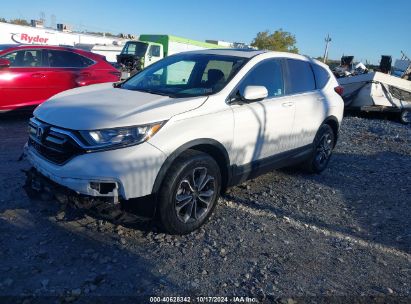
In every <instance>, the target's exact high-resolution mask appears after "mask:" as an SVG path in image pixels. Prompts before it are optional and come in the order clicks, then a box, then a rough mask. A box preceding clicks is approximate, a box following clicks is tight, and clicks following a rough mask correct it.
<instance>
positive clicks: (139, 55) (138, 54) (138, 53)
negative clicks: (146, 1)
mask: <svg viewBox="0 0 411 304" xmlns="http://www.w3.org/2000/svg"><path fill="white" fill-rule="evenodd" d="M210 48H221V46H218V45H217V44H213V43H208V42H202V41H196V40H192V39H187V38H182V37H177V36H172V35H147V34H143V35H140V37H139V40H138V41H128V42H127V43H126V44H125V45H124V47H123V50H122V51H121V53H120V55H117V63H118V64H119V66H120V70H121V73H122V74H121V79H126V78H128V77H130V76H132V75H134V74H136V73H137V72H139V71H141V70H142V69H144V68H145V67H147V66H149V65H150V64H153V63H155V62H157V61H159V60H160V59H162V58H164V57H167V56H169V55H173V54H177V53H181V52H187V51H193V50H202V49H210Z"/></svg>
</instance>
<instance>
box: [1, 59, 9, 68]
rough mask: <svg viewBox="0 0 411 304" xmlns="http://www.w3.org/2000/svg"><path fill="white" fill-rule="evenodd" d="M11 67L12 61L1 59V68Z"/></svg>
mask: <svg viewBox="0 0 411 304" xmlns="http://www.w3.org/2000/svg"><path fill="white" fill-rule="evenodd" d="M9 66H10V60H7V59H4V58H0V68H8V67H9Z"/></svg>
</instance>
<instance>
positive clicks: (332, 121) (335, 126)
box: [321, 115, 340, 146]
mask: <svg viewBox="0 0 411 304" xmlns="http://www.w3.org/2000/svg"><path fill="white" fill-rule="evenodd" d="M324 124H327V125H329V126H330V127H331V129H332V130H333V132H334V136H335V141H334V146H335V144H336V143H337V139H338V133H339V131H340V124H339V122H338V119H337V117H335V116H334V115H331V116H328V117H327V118H326V119H325V120H324V121H323V123H322V124H321V126H322V125H324Z"/></svg>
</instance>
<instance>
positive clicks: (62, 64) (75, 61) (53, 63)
mask: <svg viewBox="0 0 411 304" xmlns="http://www.w3.org/2000/svg"><path fill="white" fill-rule="evenodd" d="M47 59H48V62H49V66H50V67H55V68H85V67H88V66H90V65H92V64H93V63H94V61H93V60H91V59H88V58H86V57H84V56H81V55H79V54H76V53H73V52H68V51H56V50H48V51H47Z"/></svg>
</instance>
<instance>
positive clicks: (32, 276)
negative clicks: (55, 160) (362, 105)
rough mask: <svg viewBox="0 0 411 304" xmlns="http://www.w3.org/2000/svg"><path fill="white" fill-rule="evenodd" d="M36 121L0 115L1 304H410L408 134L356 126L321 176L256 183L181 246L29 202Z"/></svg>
mask: <svg viewBox="0 0 411 304" xmlns="http://www.w3.org/2000/svg"><path fill="white" fill-rule="evenodd" d="M28 118H29V116H28V115H20V116H13V117H4V118H0V302H10V303H25V304H28V303H37V302H45V301H49V302H51V303H55V302H57V303H60V302H75V303H82V302H94V303H100V302H101V303H104V302H119V303H122V302H133V303H140V302H143V303H148V302H150V296H156V297H160V298H157V300H163V301H165V302H173V300H175V301H174V302H176V301H177V302H181V301H183V300H190V301H197V302H210V301H211V302H214V303H215V302H234V301H235V300H236V299H235V298H233V296H238V297H241V296H243V297H247V296H248V297H249V298H254V299H257V300H258V301H263V302H264V301H265V302H281V303H300V302H315V303H321V302H340V303H347V302H363V303H369V302H380V303H385V302H403V303H406V302H408V303H409V302H411V175H410V172H411V127H410V126H404V125H401V124H399V123H397V122H395V121H393V120H385V119H379V118H378V117H377V118H375V117H374V118H370V117H356V116H349V117H346V118H345V119H344V121H343V125H342V130H341V134H340V138H339V142H338V144H337V147H336V150H335V152H334V155H333V158H332V160H331V162H330V165H329V168H328V169H327V170H326V171H325V172H323V173H322V174H321V175H309V174H306V173H304V172H303V171H300V170H295V169H287V170H279V171H274V172H271V173H269V174H266V175H264V176H261V177H259V178H256V179H254V180H250V181H248V182H246V183H244V184H242V185H239V186H237V187H234V188H231V189H229V191H228V192H227V194H226V195H225V196H224V197H223V198H221V199H220V201H219V205H218V207H217V209H216V212H215V214H214V215H213V216H212V218H211V220H210V221H209V222H208V223H207V224H206V225H205V226H204V227H203V228H202V229H200V230H199V231H197V232H195V233H192V234H190V235H186V236H170V235H166V234H163V233H158V232H157V231H158V228H157V226H156V224H155V223H152V222H141V223H140V222H136V223H134V224H132V225H117V224H113V223H111V222H110V221H105V220H101V219H99V218H97V217H95V216H91V215H87V214H85V213H84V212H82V211H79V210H73V209H70V208H69V209H67V210H65V211H61V208H60V205H59V204H58V203H57V202H56V201H53V200H51V201H50V200H45V199H36V200H32V199H29V198H28V197H27V195H26V193H25V192H24V190H23V188H22V186H23V184H24V178H25V175H24V173H23V172H22V171H21V170H22V169H27V168H29V165H28V163H27V162H26V161H25V160H23V161H18V159H19V156H20V155H21V152H22V147H23V145H24V143H25V141H26V138H27V131H26V129H27V120H28ZM167 296H172V297H186V298H162V297H167ZM207 296H211V297H222V298H199V297H207ZM188 297H189V298H188ZM225 297H227V298H225ZM244 299H245V298H244ZM151 300H156V299H151Z"/></svg>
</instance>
